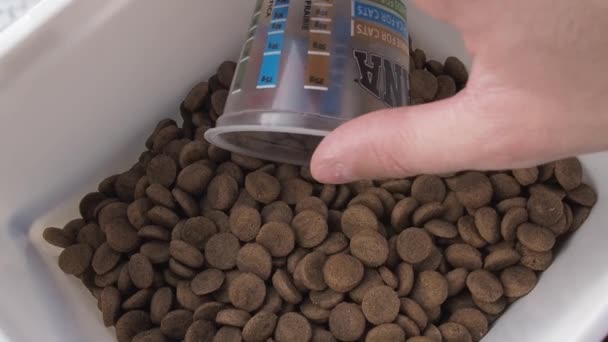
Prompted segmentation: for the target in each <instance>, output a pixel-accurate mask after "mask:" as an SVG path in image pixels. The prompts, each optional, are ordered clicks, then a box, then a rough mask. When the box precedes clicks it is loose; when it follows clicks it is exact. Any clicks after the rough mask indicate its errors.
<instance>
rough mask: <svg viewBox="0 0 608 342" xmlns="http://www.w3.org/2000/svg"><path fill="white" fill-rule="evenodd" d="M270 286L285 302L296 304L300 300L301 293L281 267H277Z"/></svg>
mask: <svg viewBox="0 0 608 342" xmlns="http://www.w3.org/2000/svg"><path fill="white" fill-rule="evenodd" d="M272 286H274V289H275V290H276V291H277V292H278V293H279V295H280V296H281V298H282V299H283V300H285V301H286V302H287V303H291V304H298V303H299V302H301V301H302V295H301V294H300V292H299V291H298V289H296V287H295V286H294V285H293V282H292V281H291V279H290V278H289V275H288V274H287V273H286V272H285V271H284V270H282V269H278V270H277V271H276V272H275V273H274V275H273V276H272Z"/></svg>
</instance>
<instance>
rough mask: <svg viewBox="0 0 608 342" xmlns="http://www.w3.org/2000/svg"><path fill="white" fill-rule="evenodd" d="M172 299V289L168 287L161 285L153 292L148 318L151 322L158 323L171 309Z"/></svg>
mask: <svg viewBox="0 0 608 342" xmlns="http://www.w3.org/2000/svg"><path fill="white" fill-rule="evenodd" d="M173 301H174V299H173V291H171V288H170V287H161V288H160V289H158V290H156V292H154V294H153V295H152V299H151V300H150V320H151V321H152V323H154V324H160V322H161V321H162V319H163V318H164V317H165V316H166V315H167V314H168V313H169V311H170V310H171V307H172V306H173Z"/></svg>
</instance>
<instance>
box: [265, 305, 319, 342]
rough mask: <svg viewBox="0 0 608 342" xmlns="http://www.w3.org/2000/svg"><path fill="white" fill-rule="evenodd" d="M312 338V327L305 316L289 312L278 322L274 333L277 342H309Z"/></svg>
mask: <svg viewBox="0 0 608 342" xmlns="http://www.w3.org/2000/svg"><path fill="white" fill-rule="evenodd" d="M311 338H312V327H311V325H310V323H309V322H308V320H307V319H306V318H305V317H304V316H302V315H300V314H298V313H295V312H288V313H285V314H283V315H282V316H281V317H280V318H279V320H278V321H277V324H276V329H275V331H274V339H275V340H276V341H277V342H299V341H303V342H307V341H309V340H310V339H311Z"/></svg>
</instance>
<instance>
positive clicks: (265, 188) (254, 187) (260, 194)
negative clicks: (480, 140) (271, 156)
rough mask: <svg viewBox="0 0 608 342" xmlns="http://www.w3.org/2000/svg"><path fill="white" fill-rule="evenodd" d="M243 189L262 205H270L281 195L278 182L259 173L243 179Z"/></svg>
mask: <svg viewBox="0 0 608 342" xmlns="http://www.w3.org/2000/svg"><path fill="white" fill-rule="evenodd" d="M307 184H308V183H307ZM245 188H246V189H247V192H248V193H249V194H250V195H251V197H253V198H254V199H255V200H256V201H258V202H261V203H264V204H269V203H272V202H273V201H275V200H276V199H277V198H278V197H279V195H280V194H281V184H280V183H279V181H278V180H277V179H276V178H275V177H273V176H272V175H269V174H268V173H266V172H261V171H257V172H252V173H250V174H248V175H247V177H245ZM311 192H312V191H311ZM293 204H295V203H293Z"/></svg>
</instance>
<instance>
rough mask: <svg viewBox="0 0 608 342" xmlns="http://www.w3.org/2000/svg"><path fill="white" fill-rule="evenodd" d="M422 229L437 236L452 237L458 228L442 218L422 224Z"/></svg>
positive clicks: (455, 234) (456, 234) (455, 235)
mask: <svg viewBox="0 0 608 342" xmlns="http://www.w3.org/2000/svg"><path fill="white" fill-rule="evenodd" d="M424 229H426V230H427V231H428V232H429V233H431V234H432V235H434V236H436V237H439V238H444V239H453V238H455V237H457V236H458V229H456V226H455V225H454V224H452V223H450V222H447V221H443V220H438V219H434V220H430V221H428V222H427V223H425V224H424Z"/></svg>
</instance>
